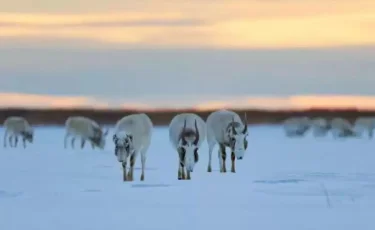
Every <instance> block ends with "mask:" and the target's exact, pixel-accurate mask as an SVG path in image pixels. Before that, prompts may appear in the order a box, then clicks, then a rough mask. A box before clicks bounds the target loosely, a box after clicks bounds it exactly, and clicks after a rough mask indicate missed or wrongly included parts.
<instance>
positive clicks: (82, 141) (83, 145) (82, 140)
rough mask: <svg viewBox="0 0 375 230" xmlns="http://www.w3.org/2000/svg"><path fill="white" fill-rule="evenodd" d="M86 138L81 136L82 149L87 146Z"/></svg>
mask: <svg viewBox="0 0 375 230" xmlns="http://www.w3.org/2000/svg"><path fill="white" fill-rule="evenodd" d="M85 143H86V141H85V139H83V138H81V149H83V148H84V147H85Z"/></svg>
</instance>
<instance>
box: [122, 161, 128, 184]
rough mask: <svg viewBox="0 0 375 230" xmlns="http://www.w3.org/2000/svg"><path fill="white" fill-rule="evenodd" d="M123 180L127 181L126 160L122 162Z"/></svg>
mask: <svg viewBox="0 0 375 230" xmlns="http://www.w3.org/2000/svg"><path fill="white" fill-rule="evenodd" d="M122 172H123V181H127V177H126V161H125V162H122Z"/></svg>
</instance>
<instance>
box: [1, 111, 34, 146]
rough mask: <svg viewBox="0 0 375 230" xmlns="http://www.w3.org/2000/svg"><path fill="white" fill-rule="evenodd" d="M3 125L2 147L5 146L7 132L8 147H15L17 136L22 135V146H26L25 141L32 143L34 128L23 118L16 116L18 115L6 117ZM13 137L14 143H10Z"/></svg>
mask: <svg viewBox="0 0 375 230" xmlns="http://www.w3.org/2000/svg"><path fill="white" fill-rule="evenodd" d="M4 127H5V133H4V148H6V147H7V140H6V138H7V137H8V135H9V134H10V135H9V144H10V147H17V144H18V136H21V137H22V142H23V147H24V148H26V141H28V142H29V143H33V138H34V130H33V128H32V127H31V126H30V124H29V122H28V121H27V120H26V119H25V118H23V117H18V116H11V117H8V118H7V119H6V120H5V121H4ZM13 137H15V140H14V145H12V140H13Z"/></svg>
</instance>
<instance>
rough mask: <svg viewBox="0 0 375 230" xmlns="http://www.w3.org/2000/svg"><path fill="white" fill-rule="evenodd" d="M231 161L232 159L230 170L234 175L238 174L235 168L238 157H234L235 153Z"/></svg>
mask: <svg viewBox="0 0 375 230" xmlns="http://www.w3.org/2000/svg"><path fill="white" fill-rule="evenodd" d="M231 159H232V169H231V170H230V171H231V172H232V173H235V172H236V166H235V161H236V156H235V155H234V152H232V154H231Z"/></svg>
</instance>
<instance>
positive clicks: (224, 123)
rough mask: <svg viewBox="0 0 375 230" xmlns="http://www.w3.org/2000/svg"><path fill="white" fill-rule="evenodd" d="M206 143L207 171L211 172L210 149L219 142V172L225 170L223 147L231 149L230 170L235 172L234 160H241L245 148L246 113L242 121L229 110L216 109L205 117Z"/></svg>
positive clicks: (246, 131) (246, 134)
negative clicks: (207, 155)
mask: <svg viewBox="0 0 375 230" xmlns="http://www.w3.org/2000/svg"><path fill="white" fill-rule="evenodd" d="M206 123H207V143H208V154H209V158H208V167H207V172H212V168H211V160H212V151H213V149H214V147H215V145H216V144H217V143H218V144H219V151H218V157H219V164H220V172H222V173H225V172H226V171H227V170H226V164H225V160H226V152H225V148H226V147H229V148H230V150H231V160H232V167H231V172H233V173H235V172H236V169H235V160H236V158H237V160H242V159H243V157H244V155H245V152H246V149H247V145H248V142H247V136H248V130H247V117H246V113H245V116H244V120H243V121H242V120H241V118H240V116H239V115H238V114H237V113H235V112H233V111H230V110H217V111H215V112H212V113H211V114H210V115H209V116H208V117H207V121H206Z"/></svg>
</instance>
